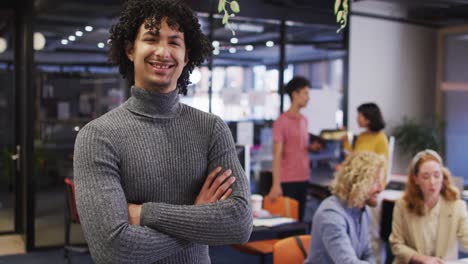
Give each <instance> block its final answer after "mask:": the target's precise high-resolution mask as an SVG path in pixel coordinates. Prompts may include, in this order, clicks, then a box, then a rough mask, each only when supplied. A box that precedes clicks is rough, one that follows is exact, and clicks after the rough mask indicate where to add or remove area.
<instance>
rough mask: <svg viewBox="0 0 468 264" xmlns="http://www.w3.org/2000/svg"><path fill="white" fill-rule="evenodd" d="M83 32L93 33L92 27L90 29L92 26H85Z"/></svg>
mask: <svg viewBox="0 0 468 264" xmlns="http://www.w3.org/2000/svg"><path fill="white" fill-rule="evenodd" d="M84 30H86V31H88V32H91V31H93V27H92V26H86V27H85V28H84Z"/></svg>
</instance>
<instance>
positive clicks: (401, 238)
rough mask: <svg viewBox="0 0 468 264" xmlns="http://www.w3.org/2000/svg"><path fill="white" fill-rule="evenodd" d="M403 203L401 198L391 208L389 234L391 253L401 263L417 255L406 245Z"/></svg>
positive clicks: (407, 261)
mask: <svg viewBox="0 0 468 264" xmlns="http://www.w3.org/2000/svg"><path fill="white" fill-rule="evenodd" d="M404 206H405V205H404V203H403V202H402V200H399V201H397V202H396V204H395V207H394V209H393V220H392V233H391V234H390V238H389V241H390V245H391V248H392V252H393V255H394V256H395V258H396V259H399V260H400V261H402V262H403V263H410V261H411V258H412V257H413V256H415V255H417V251H416V250H414V249H413V248H411V247H409V246H407V245H406V242H405V237H406V236H408V234H407V232H408V230H407V229H406V228H404V227H405V226H406V225H407V224H406V221H408V220H407V219H404V218H403V217H404V211H405V210H406V208H404Z"/></svg>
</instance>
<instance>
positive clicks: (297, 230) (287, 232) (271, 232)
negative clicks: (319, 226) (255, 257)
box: [249, 222, 310, 242]
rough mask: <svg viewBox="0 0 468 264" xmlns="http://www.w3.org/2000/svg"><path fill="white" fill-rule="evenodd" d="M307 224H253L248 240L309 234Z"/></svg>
mask: <svg viewBox="0 0 468 264" xmlns="http://www.w3.org/2000/svg"><path fill="white" fill-rule="evenodd" d="M309 228H310V226H309V224H307V223H304V222H294V223H289V224H283V225H279V226H274V227H265V226H254V228H253V230H252V234H251V235H250V239H249V242H251V241H257V240H267V239H275V238H285V237H289V236H295V235H304V234H309Z"/></svg>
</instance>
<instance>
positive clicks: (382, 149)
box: [375, 133, 389, 162]
mask: <svg viewBox="0 0 468 264" xmlns="http://www.w3.org/2000/svg"><path fill="white" fill-rule="evenodd" d="M375 152H376V153H377V154H380V155H383V156H384V157H385V160H386V161H387V162H388V154H389V153H388V139H387V136H386V135H385V134H384V133H381V134H380V135H379V140H378V141H377V145H376V146H375Z"/></svg>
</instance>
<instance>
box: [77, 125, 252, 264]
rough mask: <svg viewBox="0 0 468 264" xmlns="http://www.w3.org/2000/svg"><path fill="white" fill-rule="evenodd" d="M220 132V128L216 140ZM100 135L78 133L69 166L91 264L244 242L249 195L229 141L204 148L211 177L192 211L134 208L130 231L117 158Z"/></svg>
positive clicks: (185, 208)
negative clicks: (136, 215)
mask: <svg viewBox="0 0 468 264" xmlns="http://www.w3.org/2000/svg"><path fill="white" fill-rule="evenodd" d="M221 122H222V121H221ZM226 130H227V128H225V127H221V131H220V133H218V134H219V135H222V134H223V133H225V132H226ZM103 133H104V132H103V131H99V129H97V128H95V127H92V126H88V127H85V128H84V129H83V130H82V131H81V132H80V134H79V136H78V137H77V141H76V145H75V163H74V168H75V184H76V188H77V190H76V199H77V206H78V210H79V213H80V217H81V223H82V227H83V230H84V232H85V236H86V239H87V241H88V244H89V246H90V250H91V253H92V255H93V259H94V260H95V261H96V262H97V263H128V262H136V263H153V262H156V261H158V260H160V259H162V258H165V257H167V256H170V255H173V254H176V253H177V252H179V251H181V250H183V249H185V248H187V247H189V246H191V245H193V244H192V243H198V244H207V245H216V244H230V243H242V242H245V241H247V240H248V238H249V236H250V232H251V228H252V215H251V211H250V207H249V203H248V199H247V197H248V194H249V192H248V189H247V183H246V179H245V176H244V174H243V173H242V167H241V166H240V164H239V162H238V160H237V156H236V152H235V149H234V143H233V142H232V138H230V141H229V140H221V141H222V144H219V143H218V142H214V143H213V144H212V146H210V153H211V154H210V157H208V158H209V164H210V167H209V168H208V169H209V171H211V173H210V177H208V178H207V180H206V182H205V185H204V187H203V188H202V190H201V192H200V193H199V195H198V197H197V199H196V202H195V203H196V205H172V204H165V203H145V204H143V205H142V207H140V209H141V216H140V220H141V223H140V224H141V225H131V224H130V223H131V222H132V221H133V220H131V221H130V222H129V214H128V212H129V211H128V209H129V208H128V204H127V200H126V197H125V194H124V191H123V189H122V186H121V184H120V170H119V165H118V164H119V160H118V155H117V153H116V151H115V149H114V147H113V145H112V143H111V142H110V140H109V138H108V137H104V136H103ZM227 135H228V137H230V134H227ZM215 141H216V140H215ZM223 142H224V143H223ZM231 147H232V148H231ZM216 164H217V165H216ZM215 166H216V167H218V166H222V167H223V168H231V169H232V172H233V174H232V175H233V176H234V177H233V176H231V175H230V172H229V170H228V171H225V172H224V173H221V171H220V169H219V168H216V167H215ZM220 173H221V175H220ZM215 201H216V202H215ZM130 216H132V214H130ZM194 219H196V220H195V221H194Z"/></svg>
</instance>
